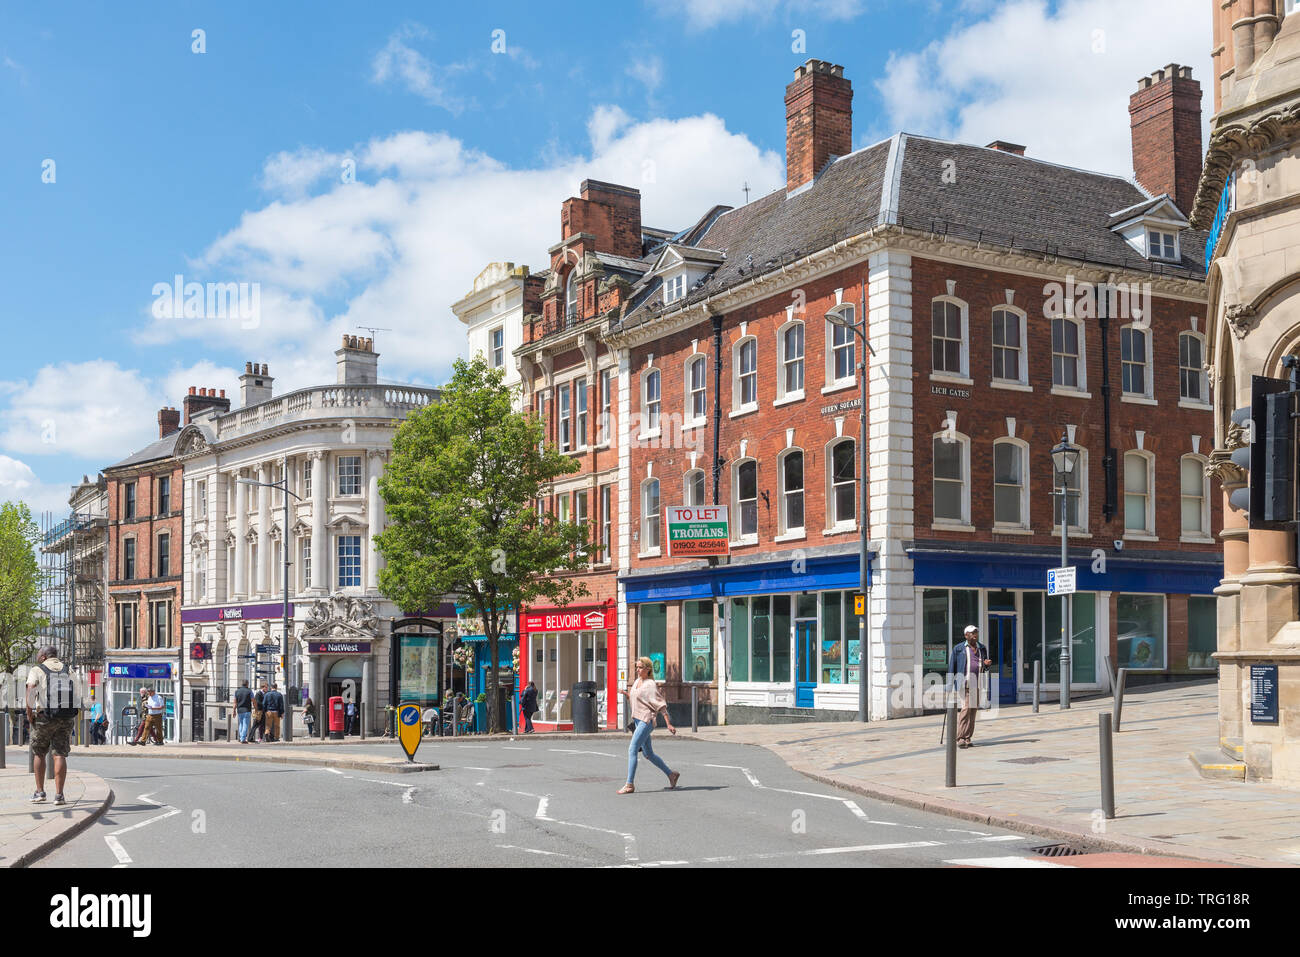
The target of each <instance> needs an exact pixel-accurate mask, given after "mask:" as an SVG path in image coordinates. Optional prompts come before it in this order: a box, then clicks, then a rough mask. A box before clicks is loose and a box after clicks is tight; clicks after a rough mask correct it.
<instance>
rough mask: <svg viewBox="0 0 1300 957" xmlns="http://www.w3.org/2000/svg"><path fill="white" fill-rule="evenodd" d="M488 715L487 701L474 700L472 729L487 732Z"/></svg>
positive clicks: (482, 732)
mask: <svg viewBox="0 0 1300 957" xmlns="http://www.w3.org/2000/svg"><path fill="white" fill-rule="evenodd" d="M487 729H488V715H487V703H486V702H484V701H475V702H474V730H475V731H477V732H478V733H479V734H487Z"/></svg>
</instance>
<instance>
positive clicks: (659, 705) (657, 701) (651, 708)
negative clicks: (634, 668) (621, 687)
mask: <svg viewBox="0 0 1300 957" xmlns="http://www.w3.org/2000/svg"><path fill="white" fill-rule="evenodd" d="M628 701H629V702H630V704H631V706H632V717H633V719H635V720H637V721H645V722H648V723H650V724H654V720H655V715H657V714H658V713H659V712H660V711H662V710H664V709H665V708H667V707H668V702H667V701H665V700H664V696H663V695H662V694H660V693H659V686H658V685H657V684H655V680H654V679H653V678H637V679H636V681H635V682H634V683H633V684H632V693H631V694H630V695H628Z"/></svg>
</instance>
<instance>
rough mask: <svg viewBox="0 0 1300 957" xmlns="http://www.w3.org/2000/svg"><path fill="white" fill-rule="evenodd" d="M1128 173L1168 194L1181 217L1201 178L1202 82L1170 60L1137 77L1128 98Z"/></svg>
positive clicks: (1189, 206)
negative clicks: (1130, 136) (1130, 147)
mask: <svg viewBox="0 0 1300 957" xmlns="http://www.w3.org/2000/svg"><path fill="white" fill-rule="evenodd" d="M1128 112H1129V117H1130V125H1131V128H1132V133H1133V175H1134V177H1135V178H1136V179H1137V181H1138V183H1139V184H1141V186H1142V187H1143V189H1145V190H1147V192H1149V193H1151V195H1153V196H1159V195H1160V194H1161V193H1168V194H1169V195H1170V196H1172V197H1173V199H1174V202H1175V203H1176V204H1177V205H1178V208H1179V210H1181V211H1182V213H1183V215H1184V216H1190V215H1191V212H1192V207H1193V206H1195V205H1196V186H1197V183H1198V182H1199V181H1200V179H1201V163H1202V161H1203V158H1204V155H1203V153H1202V150H1201V84H1200V83H1198V82H1197V81H1196V80H1193V79H1192V68H1191V67H1189V66H1179V65H1178V64H1177V63H1171V64H1169V65H1168V66H1166V67H1165V68H1164V69H1163V70H1156V71H1155V72H1154V73H1152V74H1151V75H1150V76H1144V77H1142V79H1140V80H1138V89H1137V92H1136V93H1134V94H1133V95H1132V96H1131V97H1130V98H1129V105H1128Z"/></svg>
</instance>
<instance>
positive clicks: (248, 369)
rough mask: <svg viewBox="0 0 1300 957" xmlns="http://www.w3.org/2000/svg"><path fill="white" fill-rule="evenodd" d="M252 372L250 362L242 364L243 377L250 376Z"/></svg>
mask: <svg viewBox="0 0 1300 957" xmlns="http://www.w3.org/2000/svg"><path fill="white" fill-rule="evenodd" d="M252 371H253V363H251V362H245V363H244V374H245V375H248V374H250V373H251V372H252Z"/></svg>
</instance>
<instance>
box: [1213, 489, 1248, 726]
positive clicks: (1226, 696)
mask: <svg viewBox="0 0 1300 957" xmlns="http://www.w3.org/2000/svg"><path fill="white" fill-rule="evenodd" d="M1211 467H1212V468H1213V466H1211ZM1220 474H1222V475H1223V476H1224V478H1223V531H1222V532H1220V533H1219V537H1220V538H1221V539H1223V581H1222V582H1221V583H1220V584H1219V587H1218V588H1216V589H1214V594H1215V595H1216V596H1217V598H1218V601H1217V602H1216V604H1215V611H1216V612H1217V619H1218V620H1217V631H1218V641H1217V650H1218V652H1220V653H1224V654H1225V655H1231V654H1232V653H1234V652H1238V651H1241V628H1240V621H1241V578H1242V576H1244V575H1245V574H1246V572H1247V570H1248V569H1249V567H1250V543H1249V535H1250V529H1249V528H1248V525H1247V519H1246V513H1245V512H1239V511H1237V510H1236V509H1234V508H1233V507H1232V506H1231V505H1230V504H1229V499H1230V498H1231V496H1232V493H1233V492H1235V491H1236V490H1237V489H1239V488H1242V487H1244V479H1245V475H1244V474H1243V473H1242V472H1241V471H1240V470H1239V469H1226V468H1223V467H1222V466H1221V467H1220ZM1218 661H1219V740H1220V742H1221V743H1222V744H1223V745H1224V746H1232V747H1236V746H1239V745H1240V743H1241V738H1242V721H1243V720H1244V716H1245V712H1244V705H1243V701H1242V697H1241V691H1240V689H1241V687H1242V684H1241V664H1240V663H1239V662H1238V661H1237V660H1236V659H1235V658H1232V657H1221V658H1219V659H1218Z"/></svg>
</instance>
